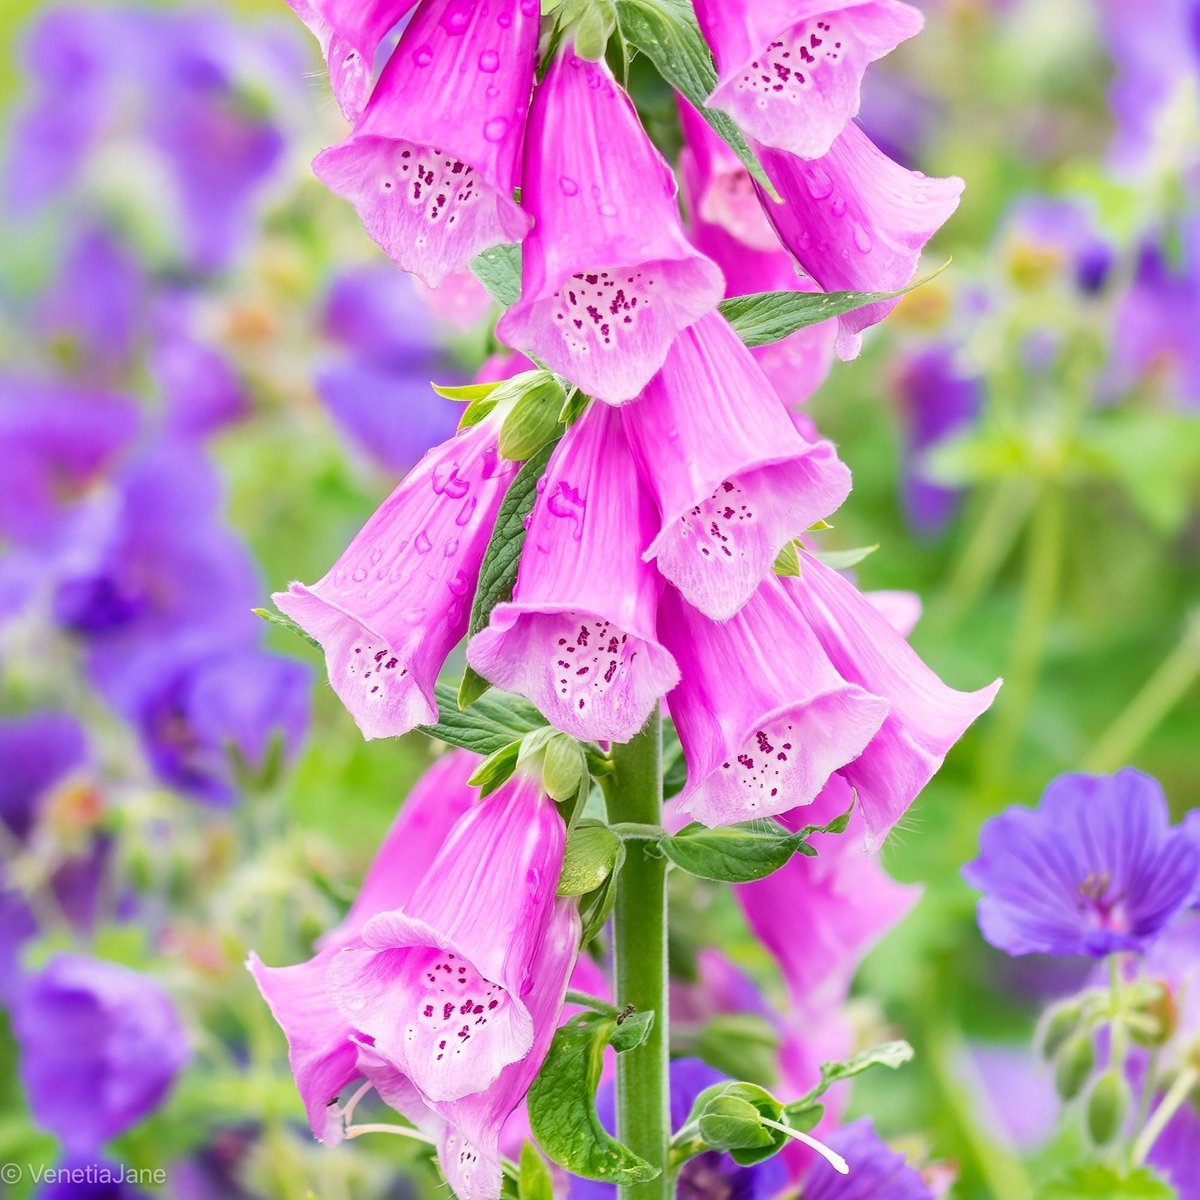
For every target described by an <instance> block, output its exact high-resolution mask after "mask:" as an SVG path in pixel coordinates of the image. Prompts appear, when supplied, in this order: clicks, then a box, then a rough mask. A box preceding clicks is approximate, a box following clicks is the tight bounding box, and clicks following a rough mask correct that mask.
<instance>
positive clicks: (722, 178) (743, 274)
mask: <svg viewBox="0 0 1200 1200" xmlns="http://www.w3.org/2000/svg"><path fill="white" fill-rule="evenodd" d="M679 120H680V125H681V126H682V129H683V136H684V147H683V150H682V152H681V154H680V177H681V178H682V180H683V199H684V207H685V209H686V211H687V213H688V232H689V234H690V236H691V239H692V244H693V245H694V246H695V247H696V249H697V250H699V251H700V252H701V253H702V254H705V255H707V256H708V257H709V258H711V259H712V260H713V262H715V263H716V264H717V266H718V267H720V269H721V274H722V275H724V277H725V295H726V296H727V297H728V296H746V295H749V294H750V293H752V292H772V291H793V290H794V291H819V290H820V289H818V288H817V286H816V285H815V284H814V283H813V282H812V280H810V279H805V278H803V277H802V276H801V275H799V274H798V273H797V271H796V266H795V263H793V262H792V258H791V256H790V255H789V254H788V253H787V251H786V250H784V248H783V246H782V245H781V243H780V241H779V238H778V237H777V236H776V234H775V231H774V229H772V228H771V225H770V222H769V221H768V220H767V217H766V214H765V213H764V212H763V210H762V205H761V203H760V202H759V199H758V193H757V192H756V191H755V188H754V181H753V179H752V178H751V176H750V172H749V171H747V170H746V167H745V166H744V165H743V163H742V161H741V160H740V159H739V158H738V157H737V155H736V154H734V153H733V151H732V150H731V149H730V148H729V147H728V146H727V145H726V144H725V143H724V142H723V141H722V140H721V139H720V138H719V137H717V135H716V134H715V133H714V132H713V130H712V128H711V127H710V126H709V124H708V122H707V121H705V120H704V118H703V117H701V116H700V114H699V113H698V112H696V110H695V109H694V108H693V107H692V106H691V105H690V104H688V103H687V101H685V100H683V99H680V100H679ZM836 337H837V322H836V321H833V320H830V321H822V322H821V323H820V324H818V325H810V326H809V327H808V328H807V329H799V330H797V331H796V332H795V333H793V334H790V335H789V336H788V337H786V338H783V339H782V340H781V341H778V342H772V343H771V344H770V345H767V346H756V347H754V349H753V350H752V351H751V353H752V354H753V355H754V358H755V361H757V363H758V365H759V366H760V367H762V369H763V372H764V373H765V374H766V376H767V378H768V379H769V380H770V381H771V383H772V384H773V385H774V387H775V390H776V391H777V392H778V393H779V395H780V397H781V398H782V399H783V400H784V401H785V402H786V403H787V404H789V405H795V404H802V403H803V402H804V401H805V400H807V399H808V398H809V396H811V395H812V393H813V392H814V391H816V389H817V388H818V387H819V386H820V384H821V383H822V382H824V380H825V377H826V376H827V375H828V374H829V368H830V367H831V366H832V364H833V344H834V341H835V340H836Z"/></svg>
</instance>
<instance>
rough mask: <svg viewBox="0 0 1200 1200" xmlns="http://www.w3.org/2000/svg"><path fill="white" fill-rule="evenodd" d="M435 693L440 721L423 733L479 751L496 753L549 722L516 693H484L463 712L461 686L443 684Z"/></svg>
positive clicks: (466, 748)
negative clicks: (458, 687)
mask: <svg viewBox="0 0 1200 1200" xmlns="http://www.w3.org/2000/svg"><path fill="white" fill-rule="evenodd" d="M434 693H435V696H436V699H437V706H438V720H437V724H436V725H422V726H421V727H420V729H421V732H422V733H424V734H427V735H428V736H429V737H433V738H437V739H438V740H439V741H442V742H445V743H447V745H450V746H460V747H461V748H462V749H464V750H471V751H474V753H476V754H483V755H489V754H495V753H496V751H497V750H502V749H504V748H505V747H506V746H508V745H510V744H511V743H512V742H516V741H520V740H521V738H522V737H524V736H525V734H527V733H529V732H530V730H533V729H539V728H541V727H543V726H544V725H545V724H546V722H545V721H544V720H543V719H542V715H541V713H539V712H538V711H537V709H536V708H534V707H533V705H532V704H529V703H528V702H526V701H525V700H521V699H519V698H518V697H516V696H509V695H488V696H484V697H483V698H482V699H480V700H477V701H476V702H475V703H474V704H472V705H471V707H470V709H468V710H467V711H466V712H463V711H462V710H461V709H460V708H459V707H458V689H457V688H456V687H454V686H453V685H452V684H449V683H439V684H438V685H437V686H436V687H435V688H434Z"/></svg>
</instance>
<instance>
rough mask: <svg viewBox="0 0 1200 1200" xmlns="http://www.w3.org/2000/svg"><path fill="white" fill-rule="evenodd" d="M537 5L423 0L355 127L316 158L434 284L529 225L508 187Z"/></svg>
mask: <svg viewBox="0 0 1200 1200" xmlns="http://www.w3.org/2000/svg"><path fill="white" fill-rule="evenodd" d="M538 12H539V6H538V4H537V2H536V0H493V2H492V3H489V4H476V3H473V2H472V0H424V2H423V3H422V4H421V6H420V8H419V9H418V10H417V13H416V15H415V16H414V17H413V19H412V21H411V22H410V23H409V25H408V27H407V28H406V29H405V31H404V33H403V35H402V36H401V38H400V43H399V45H397V47H396V49H395V50H394V51H393V53H392V57H391V58H390V59H389V60H388V64H387V66H386V67H385V68H384V70H383V73H382V75H381V76H380V78H379V83H378V84H377V85H376V87H375V91H374V92H373V93H372V95H371V99H370V102H369V103H368V104H367V107H366V108H365V109H364V110H363V114H362V116H361V117H360V118H359V120H358V123H357V124H356V125H355V127H354V130H353V132H352V133H351V134H350V136H349V137H348V138H346V140H345V141H343V142H340V143H339V144H338V145H336V146H331V147H330V148H329V149H328V150H323V151H322V152H321V153H320V154H318V155H317V157H316V159H315V160H314V162H313V170H314V171H315V172H316V174H317V177H318V178H319V179H320V180H321V182H322V183H324V184H325V186H326V187H328V188H329V189H330V190H331V191H333V192H336V193H337V194H338V195H339V196H344V197H345V198H346V199H347V200H349V201H351V203H353V205H354V207H355V208H357V209H358V214H359V216H360V217H361V218H362V223H363V225H364V227H365V228H366V230H367V232H368V233H369V234H370V235H371V237H372V238H374V239H375V241H376V242H378V243H379V245H380V246H381V247H383V249H384V250H385V251H386V252H387V253H388V255H389V256H390V257H391V258H392V259H394V260H395V261H396V262H397V263H398V264H399V265H400V266H401V267H403V268H404V269H405V270H406V271H411V272H412V273H413V274H414V275H417V276H418V277H419V278H420V279H422V280H423V281H424V282H425V283H427V284H428V285H429V286H430V287H437V286H438V285H439V284H440V283H442V282H443V280H445V279H446V278H448V277H449V276H450V275H452V274H454V273H455V272H456V271H460V270H462V269H463V268H464V267H466V266H467V264H468V263H469V262H470V261H471V259H473V258H474V257H475V255H476V254H478V253H479V252H480V251H482V250H486V249H488V248H489V247H490V246H495V245H497V244H498V243H500V242H514V241H520V240H521V238H522V237H524V235H525V232H526V230H527V229H528V228H529V218H528V217H527V216H526V215H525V214H524V213H523V212H522V211H521V208H520V206H519V205H518V204H517V202H516V201H515V200H514V199H513V189H514V187H515V185H516V182H517V163H518V159H519V157H520V150H521V135H522V131H523V130H524V126H525V113H526V109H527V107H528V103H529V93H530V90H531V88H532V87H533V70H534V58H535V54H536V50H537V36H538Z"/></svg>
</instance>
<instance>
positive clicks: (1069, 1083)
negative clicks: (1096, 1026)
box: [1054, 1033, 1096, 1100]
mask: <svg viewBox="0 0 1200 1200" xmlns="http://www.w3.org/2000/svg"><path fill="white" fill-rule="evenodd" d="M1095 1066H1096V1051H1095V1049H1094V1048H1093V1047H1092V1039H1091V1038H1090V1037H1089V1036H1088V1035H1087V1034H1086V1033H1079V1034H1076V1035H1075V1036H1074V1037H1072V1038H1071V1039H1070V1040H1069V1041H1068V1042H1067V1043H1066V1044H1065V1045H1064V1046H1063V1047H1062V1049H1061V1050H1060V1051H1059V1052H1058V1055H1057V1062H1056V1063H1055V1068H1054V1086H1055V1087H1056V1088H1057V1089H1058V1094H1059V1095H1060V1096H1061V1097H1062V1098H1063V1099H1064V1100H1073V1099H1074V1098H1075V1097H1076V1096H1078V1095H1079V1093H1080V1092H1081V1091H1083V1085H1084V1084H1085V1083H1087V1081H1088V1076H1090V1075H1091V1073H1092V1070H1093V1069H1094V1067H1095Z"/></svg>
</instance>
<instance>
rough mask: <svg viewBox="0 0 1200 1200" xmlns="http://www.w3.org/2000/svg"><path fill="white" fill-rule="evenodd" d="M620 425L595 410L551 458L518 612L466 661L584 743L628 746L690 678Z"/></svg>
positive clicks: (511, 609)
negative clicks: (652, 561)
mask: <svg viewBox="0 0 1200 1200" xmlns="http://www.w3.org/2000/svg"><path fill="white" fill-rule="evenodd" d="M654 524H655V521H654V510H653V506H652V504H651V502H650V498H649V497H648V496H647V495H646V493H645V492H644V491H643V489H642V486H641V483H640V481H639V479H638V474H637V471H636V470H635V469H634V465H633V461H632V459H631V457H630V453H629V448H628V445H627V443H626V440H625V435H624V433H623V432H622V427H621V416H620V414H619V413H618V412H616V411H614V410H613V409H611V408H609V407H608V406H607V405H604V404H592V405H591V407H590V408H589V409H588V411H587V412H586V413H584V415H583V416H582V417H581V418H580V419H579V420H578V421H577V422H576V423H575V424H574V425H573V426H572V427H571V429H570V430H569V431H568V432H567V434H566V436H565V437H564V438H563V440H562V442H561V443H560V445H559V446H558V447H557V449H556V450H555V452H554V455H553V456H552V457H551V459H550V465H549V467H548V468H547V471H546V476H545V479H544V480H543V486H542V489H541V491H540V494H539V496H538V498H537V500H536V502H535V503H534V507H533V512H532V513H531V514H530V520H529V532H528V535H527V537H526V539H525V548H524V551H523V552H522V555H521V567H520V571H519V573H518V575H517V584H516V587H515V588H514V590H513V599H512V601H511V602H510V603H506V604H498V605H496V607H495V608H494V609H493V610H492V614H491V619H490V622H489V624H488V627H487V628H486V629H484V630H481V631H480V632H479V633H477V634H476V635H475V637H474V638H472V639H471V642H470V645H468V647H467V661H468V662H469V663H470V664H471V666H472V667H474V668H475V670H476V671H478V672H479V673H480V674H481V675H482V676H483V677H484V678H485V679H487V680H489V681H490V682H492V683H494V684H495V685H496V686H497V687H501V688H504V689H505V690H506V691H510V692H516V693H518V694H519V695H522V696H525V697H527V698H528V699H529V700H531V701H532V702H533V703H534V704H536V705H537V707H538V708H539V709H540V710H541V712H542V713H543V715H544V716H545V717H546V719H547V720H548V721H550V722H551V723H552V724H553V725H555V726H556V727H557V728H559V729H562V730H564V731H565V732H567V733H569V734H572V735H573V736H575V737H578V738H585V739H589V738H594V739H602V740H611V741H618V742H626V741H628V740H629V739H630V738H632V737H633V736H634V734H636V733H637V731H638V730H639V729H641V727H642V726H643V725H644V724H645V722H646V718H647V717H649V715H650V711H651V709H653V707H654V705H655V702H656V701H657V700H658V699H659V698H660V697H661V696H663V695H664V694H665V693H666V692H667V691H668V690H670V688H672V687H673V686H674V685H675V683H676V681H677V680H678V679H679V671H678V669H677V667H676V666H675V661H674V659H673V658H672V657H671V655H670V654H668V653H667V651H666V650H665V649H663V647H662V645H661V644H660V643H659V641H658V638H657V636H656V634H655V611H656V607H657V604H658V597H659V594H660V593H661V591H662V581H661V580H660V579H659V577H658V573H657V572H656V571H655V570H654V568H653V567H650V566H648V565H647V564H646V563H645V562H644V561H643V555H642V551H643V550H644V549H645V547H646V545H647V544H648V542H649V540H650V537H651V534H652V532H653V529H654Z"/></svg>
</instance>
